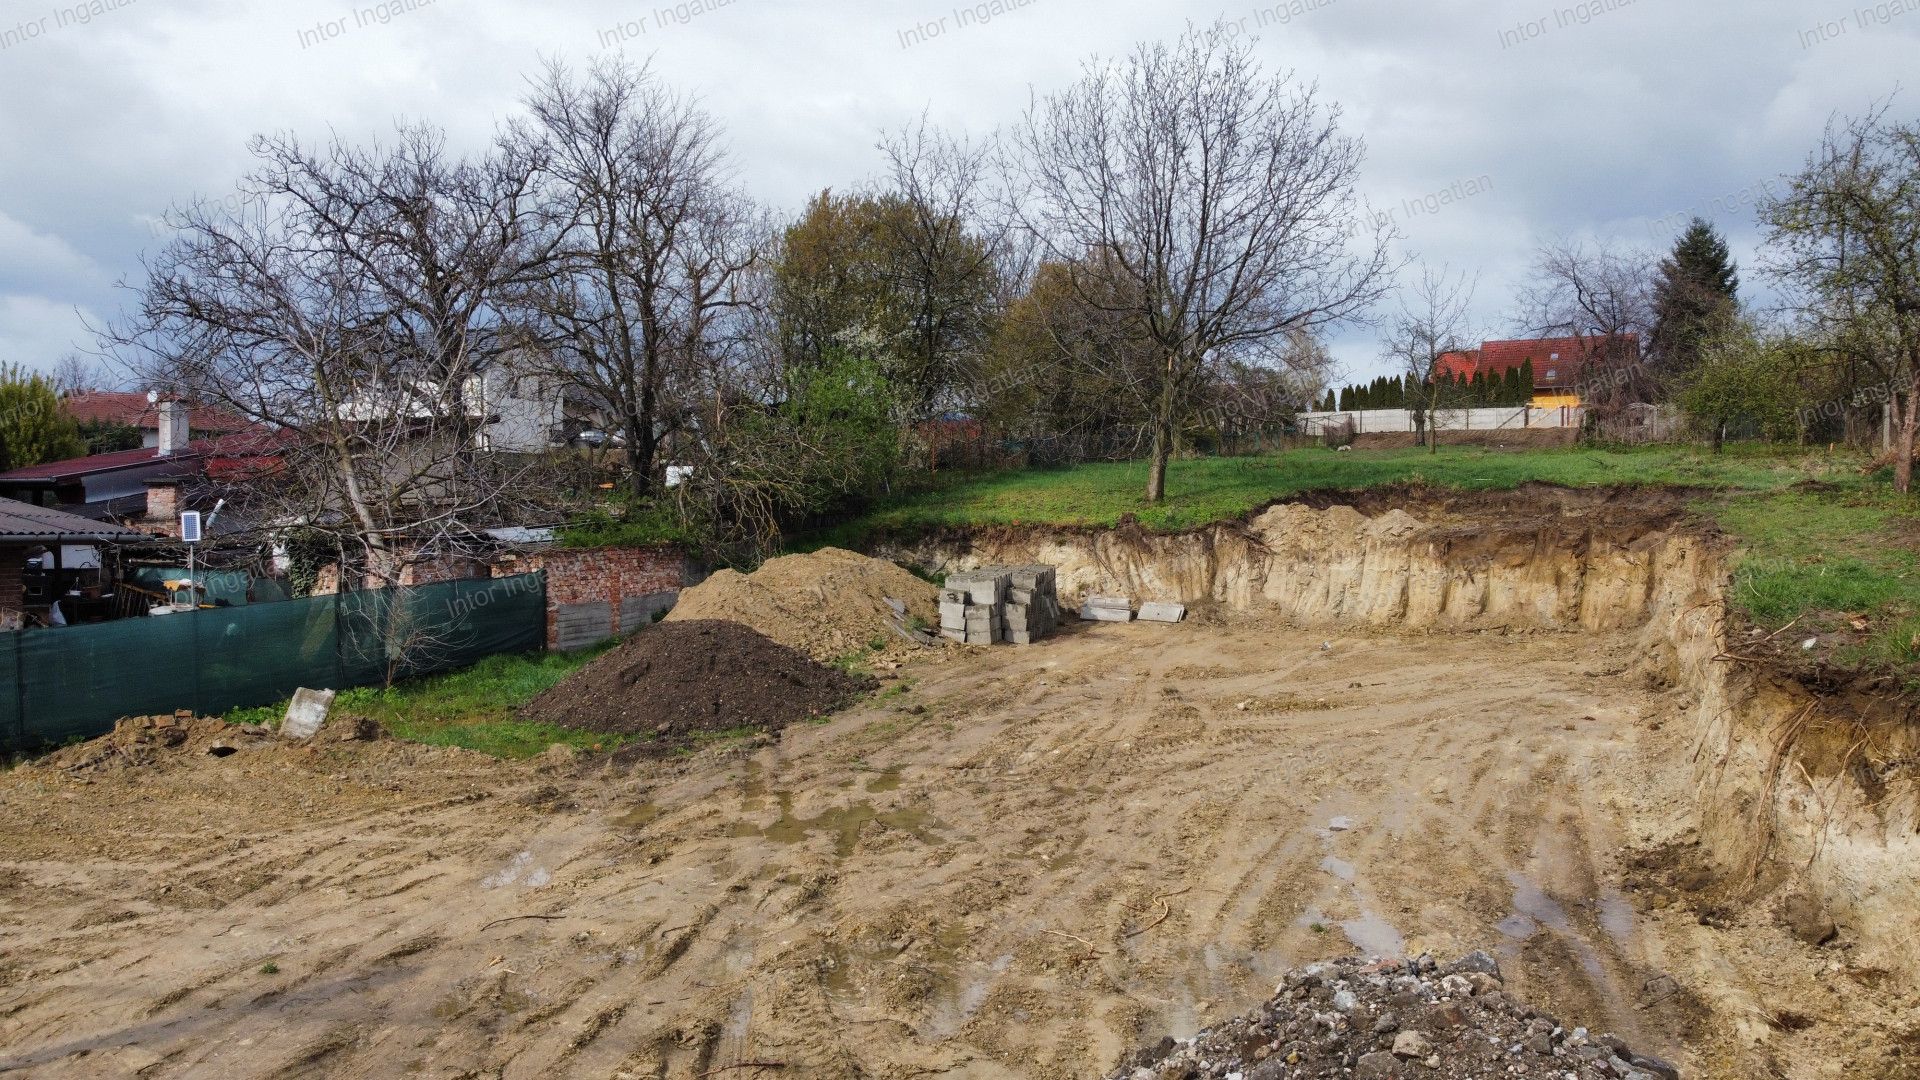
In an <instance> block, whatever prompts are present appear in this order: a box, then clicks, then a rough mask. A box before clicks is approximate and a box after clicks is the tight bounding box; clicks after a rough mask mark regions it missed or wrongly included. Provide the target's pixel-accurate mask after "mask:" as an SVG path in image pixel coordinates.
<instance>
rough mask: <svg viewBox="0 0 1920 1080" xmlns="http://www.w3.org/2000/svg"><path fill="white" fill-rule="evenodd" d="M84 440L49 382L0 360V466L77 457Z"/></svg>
mask: <svg viewBox="0 0 1920 1080" xmlns="http://www.w3.org/2000/svg"><path fill="white" fill-rule="evenodd" d="M86 452H87V443H86V440H85V439H82V438H81V437H80V425H78V424H76V423H74V420H73V417H72V415H71V414H69V413H68V412H67V408H66V406H65V405H63V404H62V403H61V401H60V394H59V393H58V392H57V391H55V390H54V388H53V383H52V382H50V381H49V380H48V379H47V377H46V376H44V375H41V374H39V373H38V372H32V371H28V370H27V369H26V368H24V367H22V366H21V365H19V364H0V470H4V469H24V468H27V467H28V466H31V465H41V464H44V463H46V462H49V461H65V460H66V459H68V458H77V457H81V456H83V455H84V454H86Z"/></svg>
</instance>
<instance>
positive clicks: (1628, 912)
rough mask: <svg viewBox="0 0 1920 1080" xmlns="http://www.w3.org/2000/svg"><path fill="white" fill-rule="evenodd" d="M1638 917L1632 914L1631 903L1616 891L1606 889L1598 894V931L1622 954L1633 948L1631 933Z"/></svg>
mask: <svg viewBox="0 0 1920 1080" xmlns="http://www.w3.org/2000/svg"><path fill="white" fill-rule="evenodd" d="M1638 918H1639V916H1637V915H1635V914H1634V913H1633V902H1632V901H1630V900H1628V899H1627V898H1626V897H1625V896H1622V895H1621V894H1620V890H1618V889H1608V890H1606V891H1605V892H1602V893H1601V894H1600V929H1602V930H1605V931H1606V932H1607V936H1608V937H1609V938H1612V939H1613V945H1614V947H1615V948H1616V949H1619V950H1620V951H1621V952H1622V953H1624V952H1626V951H1627V950H1628V949H1631V948H1632V947H1633V931H1634V927H1635V925H1636V923H1637V921H1638Z"/></svg>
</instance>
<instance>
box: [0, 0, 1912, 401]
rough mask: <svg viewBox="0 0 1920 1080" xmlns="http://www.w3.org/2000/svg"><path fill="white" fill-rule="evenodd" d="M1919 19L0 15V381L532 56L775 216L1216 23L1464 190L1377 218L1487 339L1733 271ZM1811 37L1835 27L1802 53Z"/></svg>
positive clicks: (1751, 5) (1359, 351)
mask: <svg viewBox="0 0 1920 1080" xmlns="http://www.w3.org/2000/svg"><path fill="white" fill-rule="evenodd" d="M1916 6H1917V4H1916V2H1915V0H1895V2H1893V3H1890V4H1885V5H1867V6H1865V7H1863V6H1862V5H1859V4H1857V3H1854V2H1853V0H1840V2H1837V3H1832V4H1827V3H1826V2H1825V0H1813V2H1811V3H1809V2H1808V0H1756V2H1740V3H1736V2H1733V0H1688V2H1687V3H1684V4H1683V3H1681V2H1679V0H1630V2H1621V0H1585V2H1584V3H1572V2H1569V3H1556V2H1554V0H1497V2H1495V3H1490V4H1489V3H1466V2H1463V0H1443V2H1438V3H1432V4H1423V5H1411V4H1394V5H1388V4H1386V3H1384V2H1382V0H1279V2H1277V3H1258V2H1256V3H1246V4H1231V3H1229V4H1220V3H1217V2H1194V0H1182V2H1173V3H1168V2H1149V0H1121V2H1113V3H1101V2H1096V0H1027V2H1025V3H1022V2H1020V0H990V2H989V3H988V4H980V5H976V4H968V3H962V4H958V5H956V4H955V3H953V2H952V0H947V2H944V3H942V2H932V0H929V2H925V3H917V2H915V0H904V2H902V0H892V2H881V0H838V2H821V3H807V4H801V3H792V2H776V0H687V2H685V3H662V2H660V0H589V2H585V3H574V4H567V5H564V6H556V7H544V8H529V7H527V6H525V5H521V4H510V3H505V2H503V0H429V2H424V3H423V2H420V0H385V2H384V3H377V4H376V3H355V2H354V0H289V2H286V3H278V4H273V5H247V6H244V7H242V6H239V5H225V4H216V3H213V2H211V0H86V2H83V3H82V4H80V5H79V7H78V8H77V7H76V5H74V4H67V3H64V2H49V3H46V4H44V5H42V4H41V3H40V0H20V2H17V3H16V4H14V5H13V9H14V10H13V12H12V13H10V14H9V15H7V16H5V18H7V19H17V20H29V19H30V20H40V19H45V20H47V23H46V28H45V29H44V31H42V32H39V33H36V34H34V35H32V36H31V37H26V36H21V35H10V33H9V32H10V31H11V30H13V29H16V28H17V26H9V25H8V24H6V23H5V22H3V21H0V102H5V104H6V107H5V108H0V145H4V146H5V147H6V148H7V149H6V152H5V153H4V154H0V360H5V359H17V360H22V361H25V362H26V363H28V364H31V365H36V366H44V365H48V364H51V363H52V362H53V361H54V360H55V359H56V358H57V357H58V356H59V355H60V354H61V353H62V352H65V351H67V349H69V348H71V347H72V346H74V345H75V344H79V345H82V346H85V345H87V344H88V342H89V339H88V335H87V334H86V332H85V329H84V326H85V324H86V322H87V321H88V320H93V321H97V320H98V319H100V318H103V317H105V316H106V315H108V314H109V313H111V312H113V311H114V310H116V309H117V308H119V307H120V306H121V305H123V304H125V303H126V302H127V296H126V294H124V293H121V292H117V291H116V290H115V289H114V282H115V281H116V280H118V279H120V278H123V277H134V276H137V274H138V270H139V258H140V255H141V253H142V251H143V250H151V249H152V248H154V247H156V246H157V244H158V243H159V236H158V234H157V233H156V231H155V229H154V228H153V222H154V221H155V219H156V218H157V217H158V216H159V215H160V214H162V213H163V212H164V211H165V209H166V208H167V207H168V206H170V205H172V204H174V203H177V202H180V201H183V200H186V199H190V198H193V197H195V196H196V195H204V196H210V197H215V198H218V197H220V196H222V195H224V194H226V193H227V192H228V191H229V190H230V189H231V186H232V183H233V180H234V179H235V177H236V176H237V175H238V174H239V173H240V172H241V171H243V170H244V169H245V168H246V167H247V157H246V152H245V146H246V142H247V139H248V137H249V136H250V135H252V134H254V133H256V132H262V131H277V130H287V131H293V132H297V133H299V134H301V135H302V136H305V137H308V138H312V139H324V138H326V137H327V136H328V135H329V134H330V133H332V132H338V133H339V134H341V135H342V136H345V137H348V138H355V139H360V138H368V137H375V136H379V135H381V134H383V133H386V132H389V131H391V130H392V128H393V126H394V124H395V122H396V121H399V120H411V119H422V118H424V119H431V120H433V121H434V122H436V123H439V124H441V125H442V126H444V127H446V128H447V129H448V130H449V131H450V132H451V133H452V135H453V137H454V139H455V141H456V143H459V144H463V145H468V146H475V147H477V146H479V145H482V144H483V143H484V142H485V141H486V140H487V139H488V138H489V137H490V136H491V134H492V133H493V131H494V130H495V128H496V126H497V125H498V123H499V122H500V121H501V120H502V119H503V118H504V117H506V116H508V115H510V113H511V112H512V110H513V109H514V108H515V102H516V99H517V98H518V97H519V95H520V93H521V91H522V88H523V83H522V79H521V75H522V74H523V73H525V72H527V71H530V70H532V69H533V67H534V66H535V64H536V63H537V62H538V59H539V57H540V56H543V55H546V56H559V57H563V58H568V59H572V60H585V59H586V58H588V57H590V56H592V55H594V54H596V53H598V52H600V51H602V50H603V49H605V48H607V47H609V45H611V47H614V48H619V49H622V50H624V51H625V52H626V53H627V54H628V55H630V56H634V57H636V58H645V57H649V56H650V57H652V58H653V61H654V63H655V66H656V68H657V69H658V70H659V71H660V73H661V74H662V75H663V76H665V77H666V78H667V79H669V80H671V81H672V82H673V83H675V84H676V85H678V86H680V87H683V88H685V89H687V90H689V91H691V92H694V93H697V94H699V95H700V96H701V97H702V98H703V99H704V101H705V102H706V104H707V105H708V107H709V108H711V109H712V110H713V111H714V112H716V113H717V114H718V115H719V116H721V117H722V118H723V119H724V120H725V122H726V124H727V126H728V129H729V131H730V133H731V140H732V145H733V153H734V157H735V161H736V164H737V166H738V167H739V170H740V175H741V178H742V180H743V181H744V182H745V183H746V184H747V185H748V187H749V188H750V190H752V191H753V192H754V193H755V194H756V195H757V196H759V197H760V198H762V199H764V200H766V201H768V202H770V203H772V204H774V205H776V206H781V207H789V208H790V207H794V206H797V205H799V203H800V202H801V201H802V200H804V199H805V198H806V196H807V195H808V194H809V193H811V192H813V191H815V190H818V189H819V188H822V187H826V186H846V185H848V184H850V183H856V182H858V181H860V180H862V179H864V178H866V177H868V176H870V175H871V174H872V173H873V172H874V170H875V169H876V168H877V165H878V161H877V156H876V154H875V152H874V149H873V144H874V141H875V138H876V136H877V134H878V133H879V131H880V130H882V129H885V128H892V127H897V126H899V125H900V124H902V123H904V122H906V121H907V120H909V119H910V118H912V117H913V116H916V115H918V114H919V113H920V112H922V111H923V110H924V111H927V112H929V113H930V115H932V117H933V118H934V119H935V120H936V121H937V122H940V123H943V124H949V125H953V126H957V127H962V128H965V129H967V130H969V131H972V132H974V133H976V134H979V135H985V134H988V133H990V132H991V131H993V129H994V128H996V127H997V126H999V125H1001V124H1004V123H1006V122H1008V121H1010V120H1012V119H1013V118H1014V117H1016V116H1017V115H1018V114H1019V111H1020V110H1021V108H1022V107H1023V106H1024V105H1025V103H1026V101H1027V98H1028V94H1029V88H1030V87H1032V88H1037V89H1040V90H1042V91H1045V90H1047V89H1050V88H1052V87H1056V86H1059V85H1061V84H1062V83H1064V82H1065V81H1067V80H1069V79H1071V78H1072V77H1073V76H1074V74H1075V73H1076V71H1077V70H1078V67H1079V65H1080V64H1081V62H1082V61H1083V60H1084V59H1085V58H1086V57H1087V56H1088V55H1089V54H1094V53H1100V54H1106V55H1112V54H1116V53H1120V52H1123V51H1125V50H1126V49H1127V48H1129V47H1130V46H1131V45H1132V44H1133V43H1134V42H1136V41H1139V40H1143V39H1149V38H1159V37H1165V36H1168V35H1172V34H1175V33H1178V32H1179V30H1180V29H1181V28H1182V26H1183V25H1184V24H1185V23H1186V22H1187V21H1188V20H1194V21H1211V20H1212V19H1213V18H1215V17H1221V16H1224V17H1227V18H1230V19H1233V20H1236V21H1238V22H1240V23H1241V24H1242V25H1245V26H1246V27H1247V28H1248V30H1249V32H1252V33H1255V34H1257V35H1258V37H1259V39H1260V43H1261V44H1260V49H1261V54H1262V56H1263V57H1264V58H1265V59H1266V60H1267V61H1268V62H1269V63H1270V64H1271V65H1272V66H1274V67H1276V68H1290V69H1293V70H1295V71H1296V72H1297V73H1298V75H1299V76H1300V77H1301V78H1303V79H1313V80H1317V81H1318V82H1319V83H1320V85H1321V87H1322V90H1323V92H1324V93H1325V94H1326V95H1327V96H1328V97H1329V98H1331V99H1333V100H1337V101H1338V102H1340V103H1341V104H1342V105H1343V106H1344V107H1345V109H1346V114H1347V122H1348V124H1349V126H1350V127H1351V128H1352V129H1353V130H1355V131H1357V132H1358V133H1360V134H1362V135H1364V136H1365V137H1366V139H1367V141H1368V144H1369V147H1370V158H1369V164H1368V168H1367V171H1366V178H1367V179H1366V194H1367V195H1368V197H1369V198H1370V199H1371V200H1372V201H1373V202H1374V203H1375V204H1376V205H1377V206H1379V207H1383V208H1396V207H1398V208H1405V207H1407V206H1410V205H1413V204H1416V203H1420V202H1421V200H1428V199H1429V197H1430V196H1433V195H1434V194H1435V193H1438V192H1442V191H1446V190H1450V189H1451V188H1452V187H1453V185H1456V184H1457V183H1459V182H1463V181H1469V180H1475V179H1476V178H1483V177H1484V178H1485V185H1484V186H1485V190H1482V191H1478V192H1476V193H1474V194H1473V195H1472V196H1471V197H1467V198H1459V199H1449V200H1448V201H1447V202H1446V204H1445V205H1444V206H1439V207H1436V208H1435V209H1434V210H1433V212H1431V213H1421V214H1418V215H1412V214H1408V213H1406V212H1404V210H1403V212H1402V214H1401V219H1402V222H1401V223H1402V226H1403V230H1404V232H1405V233H1406V246H1407V247H1408V248H1409V249H1410V250H1412V251H1417V252H1418V253H1420V254H1421V255H1422V256H1423V257H1426V258H1428V259H1431V260H1436V261H1447V262H1451V263H1453V264H1455V265H1456V266H1460V267H1463V268H1466V269H1469V270H1476V271H1479V272H1480V273H1481V275H1482V285H1481V291H1480V299H1481V307H1482V321H1483V322H1485V323H1486V324H1487V327H1488V329H1489V330H1492V331H1506V330H1509V329H1511V328H1512V327H1511V324H1510V320H1509V319H1508V316H1509V315H1510V314H1511V309H1512V295H1513V290H1514V289H1515V288H1516V287H1517V286H1518V285H1519V284H1520V283H1521V281H1522V280H1523V278H1524V274H1525V269H1526V265H1527V260H1528V255H1529V253H1530V252H1531V250H1532V249H1533V247H1534V246H1535V245H1536V244H1538V243H1539V242H1540V241H1541V240H1543V239H1546V238H1549V237H1552V236H1555V235H1558V234H1562V233H1573V234H1585V235H1593V236H1612V237H1615V238H1618V239H1619V240H1621V241H1624V242H1626V243H1629V244H1636V245H1640V246H1645V247H1648V248H1657V247H1661V246H1664V245H1665V244H1666V243H1667V242H1668V240H1670V234H1671V233H1672V232H1673V231H1674V230H1675V229H1676V228H1677V225H1676V222H1678V221H1679V220H1680V218H1681V217H1682V216H1684V215H1687V214H1690V213H1695V212H1698V213H1702V214H1704V215H1706V216H1708V217H1711V218H1713V219H1714V220H1715V221H1716V223H1717V224H1719V225H1720V226H1721V227H1722V228H1723V229H1724V230H1726V231H1727V233H1728V234H1729V236H1730V237H1731V238H1732V240H1733V242H1734V245H1735V248H1736V251H1737V252H1738V253H1739V254H1740V255H1741V257H1742V259H1743V261H1747V262H1751V259H1752V255H1753V246H1754V244H1755V243H1756V241H1757V239H1758V236H1757V230H1756V229H1755V228H1754V224H1753V217H1752V199H1751V196H1752V194H1753V192H1755V191H1756V190H1758V188H1759V186H1761V185H1764V184H1766V183H1769V182H1775V181H1776V178H1777V177H1778V176H1779V175H1780V174H1781V173H1783V172H1788V171H1791V170H1793V169H1794V168H1795V167H1796V166H1797V165H1798V164H1799V163H1800V162H1801V160H1802V159H1803V157H1804V154H1805V152H1806V150H1807V149H1808V148H1809V147H1810V146H1811V144H1812V142H1813V140H1814V139H1815V138H1816V136H1817V134H1818V131H1819V128H1820V126H1821V125H1822V124H1823V123H1824V122H1825V121H1826V119H1827V117H1828V116H1829V115H1830V114H1832V113H1834V112H1841V113H1847V112H1859V111H1861V110H1862V109H1864V108H1865V107H1866V105H1867V104H1868V103H1869V102H1870V101H1871V100H1873V99H1875V98H1878V97H1884V96H1885V95H1886V94H1888V93H1890V92H1891V91H1892V90H1893V89H1894V88H1895V82H1896V79H1897V77H1898V76H1899V75H1900V74H1901V73H1902V71H1903V70H1910V68H1911V57H1912V56H1913V55H1915V52H1914V49H1915V46H1916V44H1920V10H1915V8H1916ZM81 8H84V9H85V10H86V16H85V18H86V21H84V22H82V21H81V20H80V16H78V15H76V14H74V13H75V12H76V11H77V10H79V9H81ZM1883 8H1884V17H1882V15H1881V14H1877V12H1881V9H1883ZM61 12H66V13H67V15H66V17H65V18H64V19H63V18H62V15H61ZM1836 22H1845V23H1846V28H1845V30H1844V32H1839V33H1826V34H1818V33H1815V34H1813V35H1812V36H1811V37H1810V36H1809V33H1810V32H1812V31H1816V30H1818V29H1819V28H1820V27H1823V26H1826V25H1827V24H1830V23H1836ZM941 23H944V24H945V29H943V30H942V32H941V33H939V34H937V35H924V34H923V35H921V36H920V37H919V38H916V39H912V40H903V37H902V33H903V31H906V30H909V29H912V28H916V27H923V26H927V25H932V24H941ZM642 24H644V29H643V30H642V31H641V32H639V33H620V32H616V33H614V34H613V36H612V37H609V32H610V31H620V30H622V29H623V28H626V27H629V26H634V25H642ZM1536 24H1538V25H1540V26H1541V27H1543V29H1542V30H1541V31H1540V32H1537V33H1532V34H1525V33H1522V34H1516V33H1514V31H1515V30H1516V29H1517V28H1523V27H1528V26H1532V25H1536ZM331 27H338V28H339V29H338V30H337V32H328V30H329V28H331ZM1917 107H1920V106H1916V105H1915V103H1913V102H1911V101H1903V102H1902V108H1901V110H1900V111H1901V112H1903V113H1907V114H1911V113H1913V112H1914V111H1916V108H1917ZM1742 193H1746V196H1745V197H1744V198H1743V197H1742ZM1423 205H1424V204H1423ZM1336 351H1337V355H1339V356H1340V358H1341V359H1342V361H1343V362H1345V363H1346V365H1347V366H1348V368H1349V369H1350V370H1351V371H1352V372H1353V373H1354V374H1356V375H1358V374H1365V373H1369V372H1371V371H1372V370H1374V369H1375V366H1376V363H1377V362H1376V360H1375V357H1374V354H1375V348H1374V345H1373V339H1372V337H1371V335H1370V334H1368V333H1365V332H1356V333H1353V334H1349V335H1346V336H1345V337H1343V338H1341V339H1340V340H1339V341H1337V342H1336Z"/></svg>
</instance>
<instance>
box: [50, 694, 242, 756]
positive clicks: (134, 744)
mask: <svg viewBox="0 0 1920 1080" xmlns="http://www.w3.org/2000/svg"><path fill="white" fill-rule="evenodd" d="M272 743H273V732H272V731H270V730H268V729H267V728H263V727H254V726H251V725H249V726H241V725H235V724H229V723H227V722H226V721H224V720H220V719H217V718H214V717H207V716H195V715H194V714H193V713H192V712H190V711H187V710H184V709H183V710H181V711H179V712H176V713H170V714H167V715H164V716H128V717H123V718H121V719H120V720H119V721H118V722H117V723H115V724H114V725H113V730H112V731H111V732H109V733H108V734H106V735H102V736H101V737H99V738H97V739H90V740H88V741H86V742H83V743H78V744H76V745H73V746H69V747H65V748H63V749H61V750H57V751H55V752H54V753H52V754H49V755H47V756H46V757H44V758H41V759H40V760H39V761H38V762H36V763H35V764H36V765H37V766H38V767H40V768H46V769H63V770H66V771H68V772H80V771H84V770H88V769H103V768H107V769H124V768H135V767H139V766H143V765H151V764H154V763H155V762H157V761H159V760H161V759H162V758H164V757H166V756H169V755H179V754H206V755H208V756H211V757H226V756H227V755H229V754H233V753H237V752H239V751H240V750H244V749H251V748H254V747H259V746H270V745H272Z"/></svg>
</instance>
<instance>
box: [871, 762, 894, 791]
mask: <svg viewBox="0 0 1920 1080" xmlns="http://www.w3.org/2000/svg"><path fill="white" fill-rule="evenodd" d="M900 773H901V769H900V768H899V766H895V767H893V768H891V769H888V770H887V771H885V772H883V773H881V774H880V775H878V776H876V777H874V778H873V779H871V780H869V781H867V794H869V795H884V794H886V793H887V792H889V791H898V790H900Z"/></svg>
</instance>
